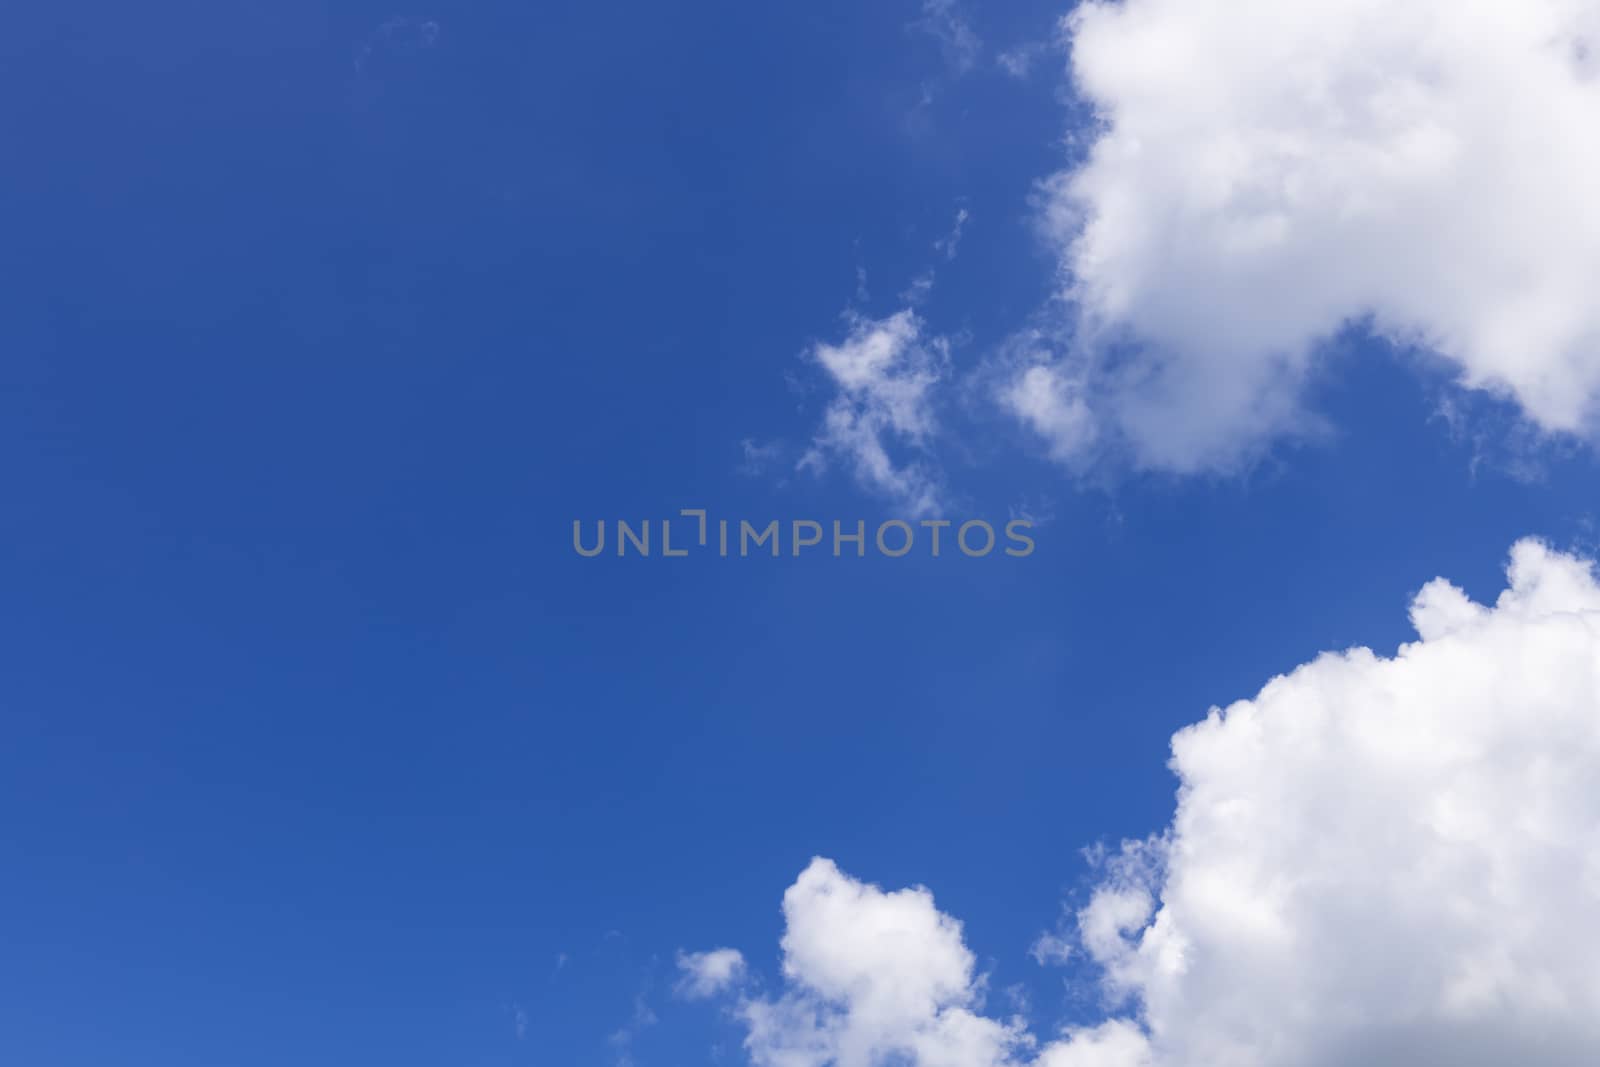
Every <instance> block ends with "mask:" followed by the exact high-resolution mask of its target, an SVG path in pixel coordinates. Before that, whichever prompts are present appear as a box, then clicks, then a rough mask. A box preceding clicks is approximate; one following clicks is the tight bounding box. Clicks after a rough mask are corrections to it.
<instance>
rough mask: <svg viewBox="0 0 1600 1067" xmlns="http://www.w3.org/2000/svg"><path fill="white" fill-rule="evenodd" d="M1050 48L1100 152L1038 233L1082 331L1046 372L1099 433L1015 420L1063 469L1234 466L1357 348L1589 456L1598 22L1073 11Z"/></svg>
mask: <svg viewBox="0 0 1600 1067" xmlns="http://www.w3.org/2000/svg"><path fill="white" fill-rule="evenodd" d="M1065 25H1066V30H1067V33H1068V35H1069V38H1070V44H1071V55H1072V76H1073V81H1074V84H1075V87H1076V89H1077V91H1078V93H1079V95H1080V96H1081V97H1082V98H1083V99H1084V100H1085V101H1086V102H1087V103H1089V104H1090V105H1092V107H1093V108H1094V109H1095V110H1096V112H1097V114H1098V118H1099V126H1098V128H1097V130H1096V131H1094V133H1093V135H1092V144H1091V145H1090V147H1089V149H1088V153H1087V156H1086V158H1085V160H1084V161H1083V163H1082V165H1081V166H1078V167H1076V168H1075V169H1072V170H1070V171H1068V172H1064V173H1062V174H1059V175H1057V176H1056V177H1055V178H1053V179H1051V180H1050V181H1049V182H1047V183H1045V187H1044V201H1045V210H1044V211H1043V216H1044V218H1045V223H1046V226H1047V228H1048V229H1049V230H1050V232H1051V234H1052V235H1053V237H1054V238H1055V239H1056V240H1057V241H1058V242H1059V243H1060V247H1061V249H1062V265H1063V272H1064V276H1065V279H1066V283H1065V286H1066V287H1065V294H1064V295H1065V297H1066V298H1067V301H1068V303H1069V304H1070V306H1071V307H1072V308H1073V310H1074V313H1075V315H1076V318H1077V322H1078V327H1079V337H1078V343H1077V344H1075V345H1074V346H1072V349H1071V350H1070V351H1068V352H1064V353H1062V354H1061V355H1060V359H1061V361H1062V368H1061V369H1060V373H1061V374H1062V375H1063V376H1065V377H1067V378H1072V379H1083V380H1085V381H1087V382H1088V384H1089V385H1090V386H1091V389H1092V396H1091V398H1090V403H1091V407H1092V408H1093V410H1094V412H1095V415H1096V419H1097V421H1098V422H1099V423H1100V424H1101V433H1100V434H1099V435H1098V436H1097V437H1095V438H1089V437H1086V436H1085V435H1083V434H1082V433H1081V432H1080V430H1079V429H1078V427H1077V425H1076V423H1075V421H1072V420H1069V421H1067V422H1065V423H1060V424H1058V423H1057V422H1056V421H1054V420H1052V419H1050V418H1048V417H1046V418H1042V419H1041V418H1038V417H1037V416H1036V415H1035V416H1030V415H1029V414H1028V410H1030V409H1026V408H1018V413H1019V414H1022V415H1023V416H1024V418H1025V419H1027V421H1028V422H1029V424H1030V425H1031V426H1032V428H1033V429H1034V430H1036V431H1037V432H1038V433H1040V434H1041V435H1043V436H1044V437H1045V438H1046V439H1047V440H1049V441H1050V442H1052V444H1053V445H1054V446H1055V449H1056V451H1057V452H1058V453H1061V454H1070V453H1075V452H1077V451H1080V450H1082V449H1084V448H1086V447H1089V444H1090V442H1095V443H1100V444H1103V443H1104V442H1105V441H1106V440H1107V439H1110V438H1115V439H1118V440H1120V441H1121V442H1122V443H1123V444H1124V445H1125V446H1126V447H1127V448H1128V449H1129V451H1130V452H1131V453H1132V455H1133V456H1134V458H1135V461H1136V462H1138V463H1139V464H1141V465H1144V466H1147V467H1155V468H1163V469H1170V470H1178V471H1189V470H1199V469H1206V468H1219V467H1220V468H1226V467H1228V466H1230V465H1235V464H1237V463H1240V462H1242V461H1245V460H1248V458H1249V457H1250V456H1251V455H1252V454H1254V453H1255V452H1257V451H1259V450H1260V449H1261V448H1262V447H1263V446H1264V445H1265V444H1266V443H1267V442H1270V441H1271V440H1274V439H1276V438H1278V437H1280V436H1283V435H1294V434H1298V433H1303V432H1306V431H1307V430H1308V428H1310V427H1313V426H1314V425H1315V421H1314V420H1312V419H1310V418H1309V417H1308V416H1307V414H1306V412H1305V411H1304V410H1303V406H1302V403H1301V400H1302V393H1303V387H1304V386H1305V384H1306V382H1307V380H1308V377H1309V376H1310V375H1311V374H1312V373H1313V372H1314V371H1315V369H1316V365H1317V362H1318V358H1319V354H1321V353H1325V352H1326V351H1327V348H1326V342H1328V341H1329V340H1330V339H1332V338H1335V337H1337V336H1338V335H1339V334H1340V333H1341V331H1343V330H1345V329H1347V328H1350V327H1352V326H1353V327H1355V328H1357V329H1370V330H1372V331H1374V332H1375V333H1377V334H1378V335H1380V336H1382V337H1385V338H1387V339H1389V340H1390V341H1392V342H1394V344H1395V345H1396V346H1397V347H1398V348H1400V349H1403V350H1406V351H1413V352H1418V353H1422V354H1423V355H1424V358H1429V359H1432V360H1434V361H1436V362H1437V363H1438V364H1439V365H1440V366H1443V367H1446V368H1448V369H1449V370H1450V371H1451V373H1452V374H1453V375H1454V376H1455V377H1456V378H1457V379H1458V380H1459V382H1460V383H1461V384H1462V385H1463V386H1465V387H1468V388H1472V389H1479V390H1486V391H1488V392H1490V393H1492V394H1495V395H1497V396H1500V397H1503V398H1506V399H1508V400H1511V401H1513V402H1514V403H1515V404H1516V405H1517V406H1518V407H1519V408H1520V410H1521V411H1523V412H1524V413H1525V414H1526V415H1527V417H1528V418H1529V419H1530V420H1532V422H1533V423H1534V424H1535V425H1537V426H1538V427H1540V428H1541V429H1542V430H1544V431H1547V432H1553V433H1588V432H1590V431H1592V430H1593V428H1594V425H1595V422H1596V414H1597V407H1596V405H1597V398H1600V302H1596V301H1595V300H1593V299H1592V292H1593V287H1594V279H1595V278H1596V277H1597V276H1600V214H1597V213H1596V212H1595V211H1594V210H1593V209H1592V197H1593V190H1594V189H1596V188H1600V123H1597V122H1596V121H1595V116H1596V115H1597V114H1600V5H1597V4H1595V3H1594V2H1593V0H1471V2H1461V0H1403V2H1395V0H1303V2H1297V3H1294V4H1285V3H1282V2H1281V0H1117V2H1111V0H1086V2H1085V3H1083V4H1081V5H1080V6H1078V7H1077V8H1076V9H1075V10H1074V12H1073V14H1072V15H1071V16H1069V18H1068V19H1067V21H1066V24H1065ZM1027 373H1029V374H1031V375H1032V376H1033V386H1031V387H1029V388H1028V389H1026V390H1024V393H1025V395H1026V396H1039V395H1041V394H1040V390H1039V389H1038V388H1036V387H1037V386H1040V385H1042V384H1046V383H1045V381H1044V379H1043V378H1042V377H1041V376H1040V375H1039V374H1038V373H1037V372H1034V371H1031V370H1030V371H1027ZM1042 395H1044V396H1045V397H1046V398H1048V397H1049V395H1050V392H1049V390H1048V389H1047V390H1045V392H1044V393H1043V394H1042Z"/></svg>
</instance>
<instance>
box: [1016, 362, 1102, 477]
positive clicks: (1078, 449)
mask: <svg viewBox="0 0 1600 1067" xmlns="http://www.w3.org/2000/svg"><path fill="white" fill-rule="evenodd" d="M1000 403H1001V406H1002V407H1004V408H1005V409H1006V410H1008V411H1010V412H1011V413H1012V414H1013V415H1015V416H1016V417H1017V418H1018V419H1020V420H1022V422H1023V424H1024V425H1026V426H1027V427H1028V428H1029V429H1031V430H1033V431H1034V432H1035V433H1037V434H1038V435H1039V436H1040V437H1042V438H1043V439H1044V440H1045V441H1046V442H1047V444H1048V446H1049V449H1050V454H1051V455H1052V456H1053V457H1054V458H1056V459H1058V460H1060V461H1061V462H1063V463H1071V462H1074V461H1076V460H1077V459H1079V458H1080V457H1082V456H1083V455H1084V453H1085V452H1086V451H1087V449H1088V447H1089V445H1090V444H1091V443H1093V441H1094V440H1095V436H1096V434H1097V430H1096V426H1095V419H1094V414H1093V412H1091V411H1090V409H1089V405H1088V403H1087V401H1086V400H1085V393H1084V389H1083V387H1082V384H1081V383H1080V382H1075V381H1073V380H1072V379H1071V378H1070V377H1068V373H1067V371H1066V370H1065V368H1062V367H1060V366H1053V365H1051V364H1049V363H1034V364H1032V365H1030V366H1027V367H1025V368H1023V369H1020V370H1018V371H1017V372H1016V374H1015V375H1014V376H1012V377H1010V378H1008V379H1007V380H1006V381H1005V382H1004V383H1003V384H1002V385H1001V387H1000Z"/></svg>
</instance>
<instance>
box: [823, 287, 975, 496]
mask: <svg viewBox="0 0 1600 1067" xmlns="http://www.w3.org/2000/svg"><path fill="white" fill-rule="evenodd" d="M848 321H849V325H850V329H849V334H848V336H847V337H846V338H845V340H844V341H843V342H841V343H840V344H837V345H831V344H818V345H816V346H815V347H814V348H813V349H812V351H811V356H812V358H813V359H814V360H815V361H816V362H817V364H818V365H819V366H821V367H822V368H823V370H825V371H826V372H827V374H828V377H829V378H830V379H831V380H832V382H833V384H834V385H835V386H836V387H837V390H838V392H837V394H836V395H835V397H834V399H833V400H832V402H831V403H830V404H829V405H828V408H827V410H826V412H824V414H823V420H822V426H821V428H820V429H819V430H818V432H817V435H816V438H815V439H814V441H813V442H812V447H811V448H810V449H809V450H808V451H807V452H806V454H805V456H804V457H802V458H801V460H800V466H801V467H804V468H809V469H811V470H817V471H820V470H822V469H823V468H824V467H826V466H827V463H828V460H829V459H841V460H843V461H845V462H846V463H848V464H849V466H850V468H851V470H852V471H853V473H854V474H855V477H856V480H857V481H858V482H860V483H861V484H862V486H864V487H865V488H867V489H869V490H871V491H873V492H875V493H878V494H879V495H881V496H885V497H888V498H889V499H891V500H893V501H895V502H896V503H897V504H899V505H900V506H901V507H904V508H905V509H907V511H908V512H910V513H911V514H913V515H923V514H929V513H932V512H936V511H938V510H939V507H940V497H941V491H940V480H939V476H938V473H937V471H936V469H935V468H934V467H933V466H932V464H931V463H929V462H928V461H927V460H926V458H925V457H924V456H922V455H921V454H922V453H923V452H924V451H925V449H926V447H927V445H928V442H929V440H930V439H931V437H932V435H933V432H934V429H935V421H934V414H933V400H932V392H933V389H934V387H935V386H936V385H937V384H938V383H939V382H940V381H942V380H944V378H945V377H946V376H947V375H948V371H949V352H948V345H947V344H946V342H945V340H944V339H943V338H940V337H933V338H925V337H924V336H923V322H922V320H921V319H920V318H918V317H917V315H916V313H915V312H913V311H911V310H910V309H906V310H903V311H900V312H897V313H896V314H894V315H891V316H889V317H888V318H884V319H865V318H861V317H859V316H854V315H852V316H850V318H849V319H848ZM891 445H895V446H897V447H898V448H900V449H903V450H906V451H909V452H912V453H914V454H917V455H918V458H914V459H910V460H903V461H896V460H895V458H893V457H892V456H891V455H890V446H891Z"/></svg>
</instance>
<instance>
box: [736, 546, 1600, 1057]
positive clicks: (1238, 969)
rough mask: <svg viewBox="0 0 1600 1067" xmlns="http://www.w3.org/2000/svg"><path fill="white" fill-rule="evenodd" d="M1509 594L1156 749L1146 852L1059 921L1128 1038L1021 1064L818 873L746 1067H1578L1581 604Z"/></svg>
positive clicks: (1513, 580) (900, 911) (917, 914)
mask: <svg viewBox="0 0 1600 1067" xmlns="http://www.w3.org/2000/svg"><path fill="white" fill-rule="evenodd" d="M1509 579H1510V584H1509V588H1508V589H1507V590H1506V591H1505V592H1504V593H1503V594H1502V595H1501V596H1500V597H1499V599H1498V601H1497V602H1496V603H1495V604H1494V605H1492V606H1488V605H1480V604H1475V603H1473V602H1472V601H1471V600H1470V599H1469V598H1468V597H1467V596H1466V594H1464V593H1463V592H1462V591H1461V590H1459V589H1457V588H1456V587H1454V586H1452V585H1450V584H1449V583H1447V582H1445V581H1443V580H1436V581H1434V582H1432V583H1430V584H1429V585H1427V586H1426V587H1425V588H1424V589H1423V590H1422V591H1421V592H1420V593H1419V594H1418V595H1417V597H1416V598H1415V600H1414V602H1413V604H1412V609H1411V618H1412V621H1413V623H1414V625H1415V627H1416V629H1417V632H1418V635H1419V639H1418V640H1417V641H1415V642H1413V643H1410V644H1407V645H1403V646H1402V647H1401V648H1400V649H1399V651H1398V653H1397V654H1396V655H1394V656H1392V657H1383V656H1379V655H1376V654H1374V653H1373V652H1371V651H1369V650H1367V649H1354V650H1351V651H1347V652H1343V653H1337V654H1333V653H1330V654H1326V655H1323V656H1321V657H1319V658H1318V659H1316V660H1315V661H1313V662H1311V663H1309V664H1306V665H1304V666H1302V667H1300V668H1298V669H1296V670H1295V671H1293V672H1292V673H1290V674H1288V675H1285V676H1282V677H1279V678H1276V679H1274V680H1273V681H1271V682H1270V683H1269V684H1268V685H1267V686H1266V687H1265V688H1264V689H1263V690H1262V691H1261V692H1260V693H1259V694H1258V695H1257V696H1256V697H1255V698H1254V699H1251V700H1246V701H1241V702H1239V703H1236V704H1234V705H1232V706H1231V707H1229V708H1227V709H1226V710H1220V709H1213V711H1212V712H1211V714H1210V715H1209V716H1208V717H1207V718H1206V720H1205V721H1204V722H1201V723H1199V724H1197V725H1195V726H1192V727H1189V728H1188V729H1185V730H1183V731H1182V732H1180V733H1179V734H1178V735H1177V736H1176V737H1175V738H1174V739H1173V761H1172V766H1173V768H1174V770H1175V771H1176V773H1177V775H1178V777H1179V779H1180V782H1181V788H1180V790H1179V794H1178V806H1177V813H1176V816H1175V818H1174V820H1173V822H1172V824H1171V826H1170V827H1168V828H1167V830H1166V831H1164V832H1163V833H1162V834H1159V835H1157V836H1155V837H1153V838H1151V839H1150V840H1148V841H1144V842H1136V843H1131V844H1128V845H1125V846H1124V847H1123V849H1122V850H1121V851H1120V852H1119V853H1117V854H1115V855H1113V856H1112V857H1111V858H1109V859H1108V860H1105V861H1103V863H1102V874H1101V879H1100V884H1099V885H1098V888H1097V889H1096V891H1095V892H1094V894H1093V896H1092V897H1091V898H1090V901H1089V903H1088V904H1087V906H1086V907H1084V908H1083V910H1082V911H1081V912H1079V913H1078V914H1077V915H1076V916H1075V927H1076V931H1075V932H1076V937H1077V940H1078V942H1079V943H1080V944H1081V946H1082V947H1083V949H1084V950H1085V951H1086V952H1087V953H1088V954H1089V955H1090V956H1092V957H1093V958H1094V959H1095V960H1097V961H1098V962H1099V963H1100V965H1101V966H1102V967H1103V969H1104V981H1105V986H1106V990H1107V992H1108V994H1109V995H1110V998H1111V1002H1112V1003H1114V1004H1117V1003H1120V1004H1123V1005H1125V1007H1124V1008H1123V1009H1121V1010H1124V1011H1125V1012H1126V1013H1127V1017H1126V1018H1121V1019H1111V1020H1108V1021H1107V1022H1105V1023H1104V1024H1102V1025H1100V1026H1098V1027H1095V1028H1092V1029H1088V1030H1082V1031H1078V1032H1075V1033H1068V1034H1065V1035H1063V1036H1061V1037H1060V1038H1059V1039H1057V1040H1054V1041H1053V1042H1051V1043H1050V1044H1047V1045H1044V1046H1042V1047H1041V1046H1040V1045H1039V1044H1038V1043H1036V1042H1035V1041H1033V1040H1032V1039H1030V1038H1029V1036H1028V1035H1027V1034H1026V1033H1024V1032H1023V1030H1022V1029H1021V1027H1020V1025H1019V1024H1017V1023H1016V1022H1011V1021H1002V1020H996V1019H993V1018H988V1017H985V1016H984V1015H982V1014H981V1011H982V992H983V981H982V979H981V977H978V976H975V974H974V971H973V960H972V956H971V954H970V953H969V952H968V951H967V949H966V948H965V946H964V945H963V943H962V938H961V928H960V926H959V925H958V924H957V923H956V922H955V921H954V920H952V919H950V918H948V917H947V916H944V915H942V914H940V913H939V912H938V911H937V909H936V908H935V907H934V903H933V900H932V897H931V896H930V895H929V894H928V893H927V891H926V890H921V889H915V890H905V891H901V892H898V893H886V892H884V891H882V890H879V889H877V888H875V887H873V886H869V885H863V884H862V883H859V882H856V881H853V880H851V879H849V878H848V877H846V876H844V875H843V874H841V873H840V872H839V871H838V870H837V868H835V867H834V866H833V865H832V864H831V863H828V862H827V861H824V860H818V861H816V862H814V863H813V864H812V865H811V867H809V868H808V869H807V870H806V872H805V873H804V874H802V875H801V877H800V879H799V881H797V882H796V883H795V885H794V886H793V887H792V888H791V889H790V890H789V891H788V893H787V894H786V895H785V897H784V915H785V918H786V920H787V924H788V928H787V932H786V934H785V936H784V940H783V949H784V976H785V979H786V987H785V990H784V992H783V993H782V995H781V996H779V997H777V998H775V999H760V1000H750V1001H744V1002H742V1003H741V1004H740V1006H739V1009H738V1010H739V1012H740V1013H741V1015H742V1016H743V1018H744V1019H745V1021H746V1023H747V1024H748V1026H749V1035H748V1040H747V1048H748V1050H749V1053H750V1058H751V1060H752V1062H753V1063H755V1064H757V1065H759V1067H825V1065H837V1067H869V1065H877V1064H884V1063H896V1064H900V1063H904V1064H907V1065H909V1067H925V1065H928V1067H931V1065H939V1067H1015V1065H1018V1064H1023V1063H1032V1064H1034V1065H1036V1067H1216V1065H1218V1064H1226V1065H1228V1067H1344V1065H1348V1064H1352V1063H1360V1064H1365V1065H1368V1067H1414V1065H1415V1064H1419V1063H1429V1064H1432V1063H1450V1064H1453V1065H1465V1067H1491V1065H1495V1067H1499V1065H1504V1064H1508V1063H1515V1064H1519V1065H1522V1067H1558V1065H1571V1064H1578V1063H1593V1062H1600V959H1597V957H1596V953H1595V946H1596V945H1597V944H1600V784H1597V783H1600V586H1597V584H1596V582H1595V579H1594V577H1593V576H1592V574H1591V572H1590V567H1589V564H1587V563H1585V562H1583V561H1581V560H1578V559H1576V558H1573V557H1570V556H1566V555H1562V554H1559V553H1556V552H1553V551H1551V550H1549V549H1548V548H1546V547H1544V546H1542V545H1540V544H1538V543H1536V542H1531V541H1528V542H1523V543H1520V544H1518V545H1517V546H1516V547H1515V548H1514V549H1513V552H1512V557H1511V566H1510V569H1509Z"/></svg>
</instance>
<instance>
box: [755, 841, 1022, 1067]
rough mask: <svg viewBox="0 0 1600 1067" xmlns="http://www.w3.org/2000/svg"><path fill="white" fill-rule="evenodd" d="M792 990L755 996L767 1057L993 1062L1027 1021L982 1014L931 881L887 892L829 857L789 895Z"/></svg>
mask: <svg viewBox="0 0 1600 1067" xmlns="http://www.w3.org/2000/svg"><path fill="white" fill-rule="evenodd" d="M783 915H784V920H785V923H786V930H785V933H784V936H783V974H784V979H785V982H786V986H787V988H786V991H785V992H784V993H783V995H782V996H779V997H776V998H767V999H754V1000H748V1001H745V1002H744V1003H743V1004H741V1005H740V1007H739V1014H740V1015H741V1017H742V1018H743V1020H744V1022H745V1023H746V1025H747V1026H748V1028H749V1031H748V1038H747V1040H746V1049H747V1051H748V1052H749V1056H750V1061H751V1062H752V1063H753V1064H756V1065H757V1067H825V1065H837V1067H873V1065H877V1064H882V1063H899V1062H906V1063H911V1064H917V1065H924V1064H926V1065H938V1067H982V1065H985V1064H998V1063H1003V1062H1005V1060H1006V1056H1007V1051H1008V1049H1010V1048H1011V1047H1012V1046H1013V1045H1014V1044H1015V1043H1016V1042H1017V1040H1018V1039H1019V1036H1020V1031H1019V1029H1018V1027H1017V1026H1016V1025H1015V1024H1010V1023H1003V1022H997V1021H995V1020H993V1019H989V1018H985V1017H984V1016H982V1015H980V1014H978V1009H979V1008H980V1007H981V994H982V983H981V981H980V980H979V979H978V978H976V977H975V974H974V966H973V957H972V953H971V952H969V951H968V950H967V947H966V945H965V944H964V943H963V941H962V937H961V924H960V923H958V922H956V921H955V920H954V919H952V918H950V917H949V916H947V915H944V914H942V913H941V912H940V911H939V910H938V909H937V908H936V907H935V906H934V903H933V895H932V894H931V893H929V892H928V891H927V890H926V889H920V888H914V889H902V890H899V891H897V892H885V891H884V890H882V889H879V888H878V887H876V886H873V885H867V884H865V883H862V882H859V881H856V880H855V879H853V878H850V877H849V876H847V875H845V874H844V873H843V872H841V871H840V870H839V868H838V867H836V866H834V864H833V863H831V862H830V861H828V860H825V859H817V860H814V861H812V863H811V865H810V866H809V867H807V868H806V869H805V871H804V872H802V873H801V875H800V877H799V879H798V880H797V881H796V882H795V883H794V885H793V886H791V887H790V888H789V890H788V892H786V893H785V894H784V896H783Z"/></svg>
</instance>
